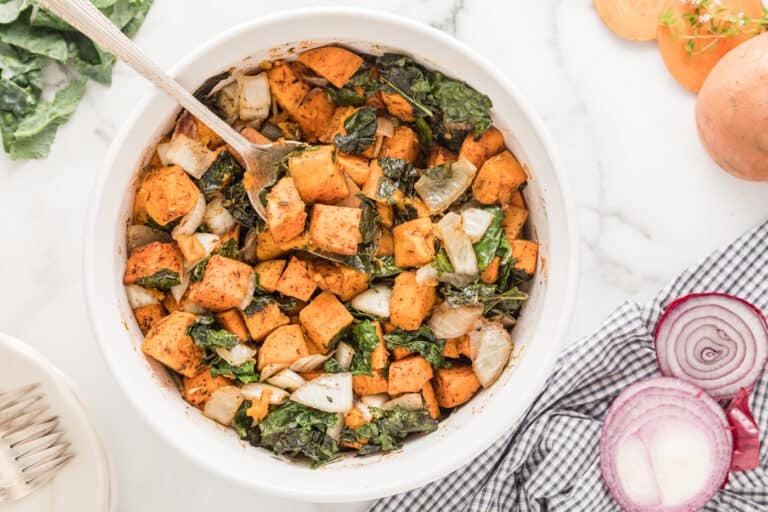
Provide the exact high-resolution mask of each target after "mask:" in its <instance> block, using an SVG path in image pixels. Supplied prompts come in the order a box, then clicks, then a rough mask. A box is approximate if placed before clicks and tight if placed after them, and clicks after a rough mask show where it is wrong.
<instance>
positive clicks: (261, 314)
mask: <svg viewBox="0 0 768 512" xmlns="http://www.w3.org/2000/svg"><path fill="white" fill-rule="evenodd" d="M248 313H250V314H248ZM243 321H244V322H245V325H246V327H247V328H248V334H250V335H251V339H253V341H261V340H263V339H264V338H266V337H267V336H268V335H269V333H271V332H272V331H274V330H275V329H277V328H278V327H281V326H283V325H288V322H289V319H288V317H287V316H286V315H285V314H283V312H282V310H281V309H280V306H279V305H278V304H277V303H274V302H273V303H271V304H266V305H264V307H263V308H262V309H261V310H256V311H254V310H250V311H248V312H246V311H243Z"/></svg>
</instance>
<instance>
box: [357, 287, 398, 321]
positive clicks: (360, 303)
mask: <svg viewBox="0 0 768 512" xmlns="http://www.w3.org/2000/svg"><path fill="white" fill-rule="evenodd" d="M391 299H392V288H390V287H388V286H385V285H376V286H372V287H370V288H368V289H367V290H366V291H364V292H363V293H360V294H358V295H357V296H356V297H355V298H354V299H352V301H351V303H352V306H353V307H354V308H355V309H357V310H359V311H362V312H363V313H368V314H369V315H374V316H378V317H381V318H387V317H389V302H390V300H391Z"/></svg>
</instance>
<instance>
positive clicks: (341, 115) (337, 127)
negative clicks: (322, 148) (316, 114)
mask: <svg viewBox="0 0 768 512" xmlns="http://www.w3.org/2000/svg"><path fill="white" fill-rule="evenodd" d="M355 112H357V108H355V107H349V106H339V107H336V110H334V111H333V116H332V117H331V120H330V122H329V123H328V126H327V127H326V129H325V132H323V134H322V135H320V142H322V143H323V144H332V143H333V139H334V138H335V137H336V136H337V135H346V133H347V129H346V128H345V127H344V121H346V120H347V118H348V117H349V116H351V115H352V114H354V113H355Z"/></svg>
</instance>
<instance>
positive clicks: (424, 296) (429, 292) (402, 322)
mask: <svg viewBox="0 0 768 512" xmlns="http://www.w3.org/2000/svg"><path fill="white" fill-rule="evenodd" d="M436 296H437V294H436V292H435V287H434V286H429V285H427V284H419V283H417V282H416V272H413V271H410V272H402V273H401V274H399V275H398V276H397V277H396V278H395V286H394V287H393V289H392V298H391V300H390V303H389V321H390V322H391V323H392V324H394V325H395V326H397V327H400V328H401V329H405V330H406V331H415V330H417V329H418V328H419V327H420V326H421V324H422V322H423V321H424V319H425V318H427V315H428V314H429V311H430V310H431V309H432V306H434V305H435V298H436Z"/></svg>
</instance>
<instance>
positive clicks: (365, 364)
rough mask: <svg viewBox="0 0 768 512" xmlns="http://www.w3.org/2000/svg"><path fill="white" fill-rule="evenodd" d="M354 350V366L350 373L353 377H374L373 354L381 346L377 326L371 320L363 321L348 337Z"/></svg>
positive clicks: (350, 367)
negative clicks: (372, 369) (372, 367)
mask: <svg viewBox="0 0 768 512" xmlns="http://www.w3.org/2000/svg"><path fill="white" fill-rule="evenodd" d="M347 340H349V341H350V342H351V343H352V345H353V347H354V349H355V355H354V356H352V364H350V366H349V371H350V373H352V375H373V372H372V371H371V354H372V353H373V351H374V349H375V348H376V346H377V345H378V344H379V336H378V334H376V326H375V325H374V323H373V322H371V321H370V320H363V321H362V322H360V323H358V324H355V326H354V327H352V330H351V331H350V335H349V336H348V337H347Z"/></svg>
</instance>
